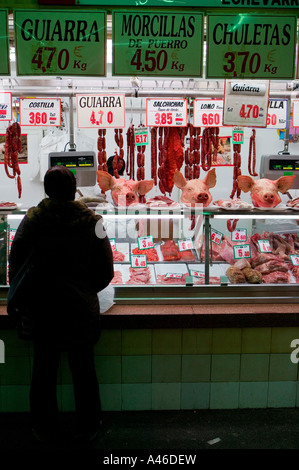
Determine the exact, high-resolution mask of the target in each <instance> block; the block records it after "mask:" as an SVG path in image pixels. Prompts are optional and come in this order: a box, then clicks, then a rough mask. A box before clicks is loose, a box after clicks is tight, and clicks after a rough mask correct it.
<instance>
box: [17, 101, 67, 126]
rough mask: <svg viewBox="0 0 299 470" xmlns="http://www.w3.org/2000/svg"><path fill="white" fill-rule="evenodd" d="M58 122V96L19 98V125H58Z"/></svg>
mask: <svg viewBox="0 0 299 470" xmlns="http://www.w3.org/2000/svg"><path fill="white" fill-rule="evenodd" d="M60 124H61V99H60V98H20V125H21V126H34V127H35V126H56V127H59V126H60Z"/></svg>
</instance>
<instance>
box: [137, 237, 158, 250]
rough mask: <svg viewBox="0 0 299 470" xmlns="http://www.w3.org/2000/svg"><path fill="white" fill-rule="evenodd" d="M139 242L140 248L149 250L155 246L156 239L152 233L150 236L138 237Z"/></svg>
mask: <svg viewBox="0 0 299 470" xmlns="http://www.w3.org/2000/svg"><path fill="white" fill-rule="evenodd" d="M137 243H138V248H139V250H148V249H149V248H153V247H154V240H153V237H152V235H149V236H148V237H138V238H137Z"/></svg>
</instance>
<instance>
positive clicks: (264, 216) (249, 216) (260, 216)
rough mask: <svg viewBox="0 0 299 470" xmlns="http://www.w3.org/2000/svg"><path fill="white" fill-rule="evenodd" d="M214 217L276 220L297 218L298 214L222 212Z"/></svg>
mask: <svg viewBox="0 0 299 470" xmlns="http://www.w3.org/2000/svg"><path fill="white" fill-rule="evenodd" d="M214 219H277V220H280V219H295V220H296V219H297V220H299V214H298V215H277V214H276V215H258V214H252V215H249V214H248V215H244V214H240V215H238V213H237V212H235V213H234V214H230V215H229V214H228V215H226V214H225V215H223V214H219V215H214ZM298 231H299V227H298Z"/></svg>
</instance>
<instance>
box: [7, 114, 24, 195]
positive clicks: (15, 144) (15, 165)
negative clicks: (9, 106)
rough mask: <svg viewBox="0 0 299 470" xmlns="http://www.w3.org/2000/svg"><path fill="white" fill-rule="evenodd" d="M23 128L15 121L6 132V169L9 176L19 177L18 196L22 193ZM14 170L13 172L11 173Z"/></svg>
mask: <svg viewBox="0 0 299 470" xmlns="http://www.w3.org/2000/svg"><path fill="white" fill-rule="evenodd" d="M21 148H22V142H21V128H20V125H19V123H17V122H14V123H13V124H10V125H9V126H8V127H7V129H6V134H5V152H4V169H5V172H6V174H7V176H8V177H9V178H12V179H13V178H15V177H17V187H18V197H19V198H20V197H21V194H22V182H21V176H20V174H21V171H20V167H19V160H18V157H19V152H21ZM10 169H11V170H12V174H11V173H10Z"/></svg>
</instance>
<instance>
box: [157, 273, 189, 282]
mask: <svg viewBox="0 0 299 470" xmlns="http://www.w3.org/2000/svg"><path fill="white" fill-rule="evenodd" d="M186 276H189V274H188V273H185V274H183V276H182V277H180V278H177V277H166V274H157V276H156V278H157V284H182V285H185V284H186Z"/></svg>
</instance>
